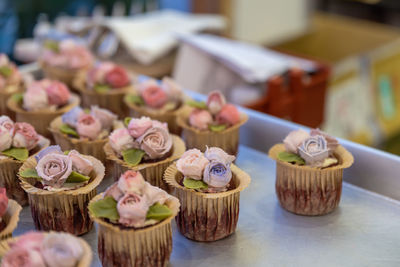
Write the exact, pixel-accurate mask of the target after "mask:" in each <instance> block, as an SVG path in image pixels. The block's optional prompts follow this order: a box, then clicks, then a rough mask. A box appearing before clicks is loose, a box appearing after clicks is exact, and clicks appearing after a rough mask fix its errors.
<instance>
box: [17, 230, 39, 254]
mask: <svg viewBox="0 0 400 267" xmlns="http://www.w3.org/2000/svg"><path fill="white" fill-rule="evenodd" d="M43 240H44V235H43V234H42V233H38V232H28V233H26V234H24V235H22V236H20V237H19V238H18V239H17V240H16V241H15V242H14V243H13V245H12V247H13V248H14V247H20V248H23V249H27V250H38V251H39V250H40V249H41V246H42V242H43Z"/></svg>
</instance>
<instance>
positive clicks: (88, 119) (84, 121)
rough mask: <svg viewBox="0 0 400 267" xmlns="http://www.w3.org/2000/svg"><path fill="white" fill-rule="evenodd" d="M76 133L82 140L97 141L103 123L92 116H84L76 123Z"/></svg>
mask: <svg viewBox="0 0 400 267" xmlns="http://www.w3.org/2000/svg"><path fill="white" fill-rule="evenodd" d="M76 131H77V132H78V134H79V136H80V137H81V138H88V139H90V140H95V139H96V138H97V137H98V136H99V134H100V132H101V123H100V121H99V120H98V119H96V118H95V117H93V116H92V115H90V114H83V115H81V116H80V117H79V119H78V122H77V123H76Z"/></svg>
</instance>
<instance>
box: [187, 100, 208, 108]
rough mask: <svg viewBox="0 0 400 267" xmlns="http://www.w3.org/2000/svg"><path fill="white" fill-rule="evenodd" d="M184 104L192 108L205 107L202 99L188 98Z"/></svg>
mask: <svg viewBox="0 0 400 267" xmlns="http://www.w3.org/2000/svg"><path fill="white" fill-rule="evenodd" d="M186 105H188V106H191V107H193V108H199V109H207V104H206V103H205V102H203V101H194V100H188V101H186Z"/></svg>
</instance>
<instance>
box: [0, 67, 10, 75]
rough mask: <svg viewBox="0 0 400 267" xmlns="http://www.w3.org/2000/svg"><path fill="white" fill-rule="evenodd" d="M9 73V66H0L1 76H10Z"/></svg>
mask: <svg viewBox="0 0 400 267" xmlns="http://www.w3.org/2000/svg"><path fill="white" fill-rule="evenodd" d="M11 74H12V69H11V68H10V67H8V66H2V67H0V75H1V76H3V77H5V78H8V77H10V76H11Z"/></svg>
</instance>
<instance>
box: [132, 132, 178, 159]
mask: <svg viewBox="0 0 400 267" xmlns="http://www.w3.org/2000/svg"><path fill="white" fill-rule="evenodd" d="M137 142H139V144H140V149H142V150H144V151H145V152H146V154H147V156H148V157H149V158H150V159H158V158H161V157H163V156H164V155H165V154H167V153H168V152H169V151H170V150H171V147H172V137H171V135H170V134H169V133H168V130H166V129H165V128H161V127H153V128H150V129H149V130H147V131H146V133H144V134H143V135H142V136H141V137H139V138H138V139H137Z"/></svg>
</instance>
